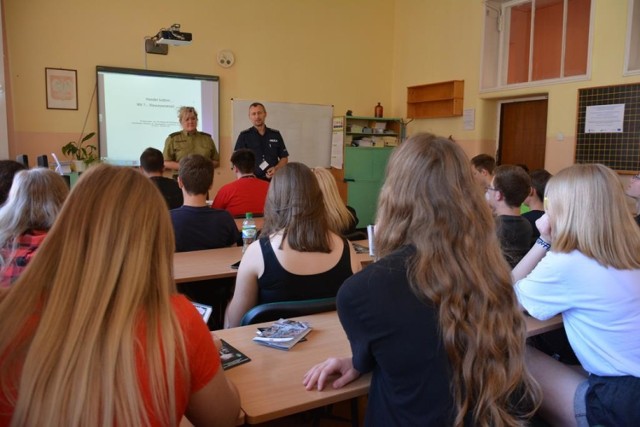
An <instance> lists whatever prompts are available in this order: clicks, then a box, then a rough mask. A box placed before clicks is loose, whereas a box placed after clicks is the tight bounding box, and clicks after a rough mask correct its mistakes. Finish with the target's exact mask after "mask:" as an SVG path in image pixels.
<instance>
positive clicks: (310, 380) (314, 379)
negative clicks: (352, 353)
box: [302, 357, 360, 390]
mask: <svg viewBox="0 0 640 427" xmlns="http://www.w3.org/2000/svg"><path fill="white" fill-rule="evenodd" d="M334 374H339V375H340V376H339V377H338V379H336V380H335V381H334V382H333V383H332V386H333V388H340V387H343V386H345V385H347V384H349V383H350V382H351V381H354V380H355V379H357V378H358V377H359V376H360V372H358V371H356V370H355V369H354V367H353V363H352V361H351V358H350V357H345V358H343V359H337V358H335V357H332V358H329V359H327V360H325V361H324V362H322V363H319V364H317V365H316V366H314V367H313V368H311V369H309V371H308V372H307V373H306V374H304V379H303V381H302V384H304V386H305V388H306V389H307V390H312V389H313V388H314V387H316V385H317V388H318V390H322V389H324V386H325V383H326V382H327V379H328V377H329V376H331V375H334Z"/></svg>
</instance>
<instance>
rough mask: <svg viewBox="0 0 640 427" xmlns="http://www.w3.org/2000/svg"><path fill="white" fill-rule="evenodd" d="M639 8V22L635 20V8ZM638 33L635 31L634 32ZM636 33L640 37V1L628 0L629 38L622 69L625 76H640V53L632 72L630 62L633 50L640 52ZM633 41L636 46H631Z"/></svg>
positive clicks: (625, 46) (626, 42)
mask: <svg viewBox="0 0 640 427" xmlns="http://www.w3.org/2000/svg"><path fill="white" fill-rule="evenodd" d="M636 7H637V8H638V12H637V14H638V19H637V22H636V20H634V15H635V8H636ZM634 29H635V30H636V31H633V30H634ZM634 33H636V35H638V36H640V1H637V2H636V0H628V2H627V36H626V40H625V45H624V68H623V69H622V75H623V76H637V75H640V52H638V53H637V56H638V59H637V60H636V62H637V63H638V64H637V68H635V69H632V70H630V69H629V66H630V64H629V62H630V61H631V50H632V48H635V50H636V51H640V40H638V38H639V37H635V38H634V37H633V35H634ZM632 41H635V42H636V45H635V46H631V43H632Z"/></svg>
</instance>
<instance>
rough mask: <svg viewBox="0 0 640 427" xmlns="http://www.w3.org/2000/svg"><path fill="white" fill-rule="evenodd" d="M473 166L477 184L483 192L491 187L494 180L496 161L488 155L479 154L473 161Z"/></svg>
mask: <svg viewBox="0 0 640 427" xmlns="http://www.w3.org/2000/svg"><path fill="white" fill-rule="evenodd" d="M471 166H472V170H471V171H472V172H473V177H474V178H475V179H476V182H477V183H478V184H479V185H480V186H481V187H482V189H483V190H484V189H486V188H487V187H489V186H490V185H491V179H492V178H493V171H494V169H495V168H496V159H494V158H493V157H491V156H490V155H488V154H478V155H477V156H475V157H474V158H472V159H471Z"/></svg>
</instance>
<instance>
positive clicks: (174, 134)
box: [169, 130, 182, 137]
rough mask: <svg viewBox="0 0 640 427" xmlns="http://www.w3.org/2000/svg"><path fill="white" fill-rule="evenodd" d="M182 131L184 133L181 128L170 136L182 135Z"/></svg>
mask: <svg viewBox="0 0 640 427" xmlns="http://www.w3.org/2000/svg"><path fill="white" fill-rule="evenodd" d="M181 133H182V131H181V130H180V131H178V132H174V133H172V134H170V135H169V136H171V137H173V136H177V135H180V134H181Z"/></svg>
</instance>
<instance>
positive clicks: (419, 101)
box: [407, 80, 464, 119]
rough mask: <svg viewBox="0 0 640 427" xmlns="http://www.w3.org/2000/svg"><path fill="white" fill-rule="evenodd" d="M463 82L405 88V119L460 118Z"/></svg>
mask: <svg viewBox="0 0 640 427" xmlns="http://www.w3.org/2000/svg"><path fill="white" fill-rule="evenodd" d="M463 101H464V80H451V81H448V82H440V83H431V84H426V85H419V86H409V87H408V88H407V117H408V118H411V119H432V118H439V117H456V116H462V109H463Z"/></svg>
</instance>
